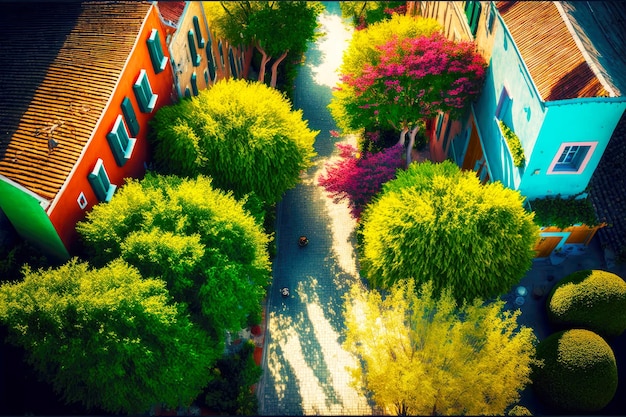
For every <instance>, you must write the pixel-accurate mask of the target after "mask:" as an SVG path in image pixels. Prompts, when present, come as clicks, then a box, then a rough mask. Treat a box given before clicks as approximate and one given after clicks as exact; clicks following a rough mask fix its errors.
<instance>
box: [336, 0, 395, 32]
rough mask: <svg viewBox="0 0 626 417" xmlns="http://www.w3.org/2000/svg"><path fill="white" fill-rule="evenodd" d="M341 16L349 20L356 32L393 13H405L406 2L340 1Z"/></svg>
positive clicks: (387, 17) (385, 18)
mask: <svg viewBox="0 0 626 417" xmlns="http://www.w3.org/2000/svg"><path fill="white" fill-rule="evenodd" d="M339 7H340V8H341V16H342V17H343V18H344V19H351V20H352V24H353V25H354V26H355V27H356V29H357V30H359V29H365V28H366V27H368V26H369V25H371V24H373V23H377V22H380V21H383V20H387V19H389V18H390V17H391V15H393V14H394V13H398V14H400V15H403V14H404V13H406V1H341V2H339Z"/></svg>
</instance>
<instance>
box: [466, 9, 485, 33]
mask: <svg viewBox="0 0 626 417" xmlns="http://www.w3.org/2000/svg"><path fill="white" fill-rule="evenodd" d="M481 9H482V6H481V4H480V1H468V2H467V3H466V4H465V16H467V23H468V24H469V27H470V30H471V32H472V35H474V36H476V30H477V29H478V21H479V20H480V11H481Z"/></svg>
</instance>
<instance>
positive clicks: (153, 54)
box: [146, 29, 167, 74]
mask: <svg viewBox="0 0 626 417" xmlns="http://www.w3.org/2000/svg"><path fill="white" fill-rule="evenodd" d="M146 43H147V44H148V51H149V52H150V60H151V61H152V67H153V68H154V72H155V73H157V74H158V73H159V72H161V71H163V70H164V69H165V66H166V65H167V57H166V56H165V55H164V54H163V48H162V47H161V39H160V38H159V31H158V30H156V29H152V32H150V37H149V38H148V40H147V41H146Z"/></svg>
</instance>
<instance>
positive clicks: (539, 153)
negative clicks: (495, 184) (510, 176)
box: [520, 98, 626, 199]
mask: <svg viewBox="0 0 626 417" xmlns="http://www.w3.org/2000/svg"><path fill="white" fill-rule="evenodd" d="M616 100H619V99H616V98H613V99H611V98H594V99H577V100H566V101H561V102H553V103H550V102H548V103H546V110H547V114H546V118H545V121H544V123H543V126H542V127H541V131H540V133H539V137H538V138H537V142H536V144H535V147H534V149H533V152H532V155H531V158H530V160H529V161H528V164H527V165H528V167H527V169H526V172H525V174H524V178H523V181H522V184H521V186H520V191H521V192H522V194H524V195H526V196H527V197H529V198H530V199H533V198H538V197H545V196H548V195H556V194H561V195H562V196H564V197H565V196H570V195H574V194H578V193H581V192H583V191H584V190H585V188H586V187H587V185H588V184H589V180H591V177H592V175H593V172H594V171H595V169H596V167H597V166H598V163H599V162H600V159H601V157H602V154H603V153H604V150H605V149H606V146H607V145H608V143H609V140H610V139H611V136H612V134H613V131H614V130H615V126H616V125H617V123H618V121H619V119H620V117H621V116H622V114H623V113H624V110H625V109H626V102H624V101H622V102H619V101H616ZM564 142H597V146H596V148H595V150H594V152H593V154H592V155H591V158H590V159H589V162H588V164H587V165H586V167H585V169H584V170H583V171H582V172H581V173H578V174H575V173H574V174H548V173H547V172H548V168H549V167H550V164H551V163H552V161H553V159H554V157H555V156H556V154H557V153H558V151H559V149H560V148H561V145H562V144H563V143H564ZM535 170H539V173H538V174H534V173H535Z"/></svg>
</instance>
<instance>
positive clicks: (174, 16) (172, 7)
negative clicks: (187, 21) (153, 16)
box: [157, 1, 185, 25]
mask: <svg viewBox="0 0 626 417" xmlns="http://www.w3.org/2000/svg"><path fill="white" fill-rule="evenodd" d="M157 6H158V8H159V12H161V16H163V19H165V20H166V21H170V22H172V23H173V24H174V25H178V21H179V20H180V17H181V16H182V15H183V10H185V2H184V1H159V2H157Z"/></svg>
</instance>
